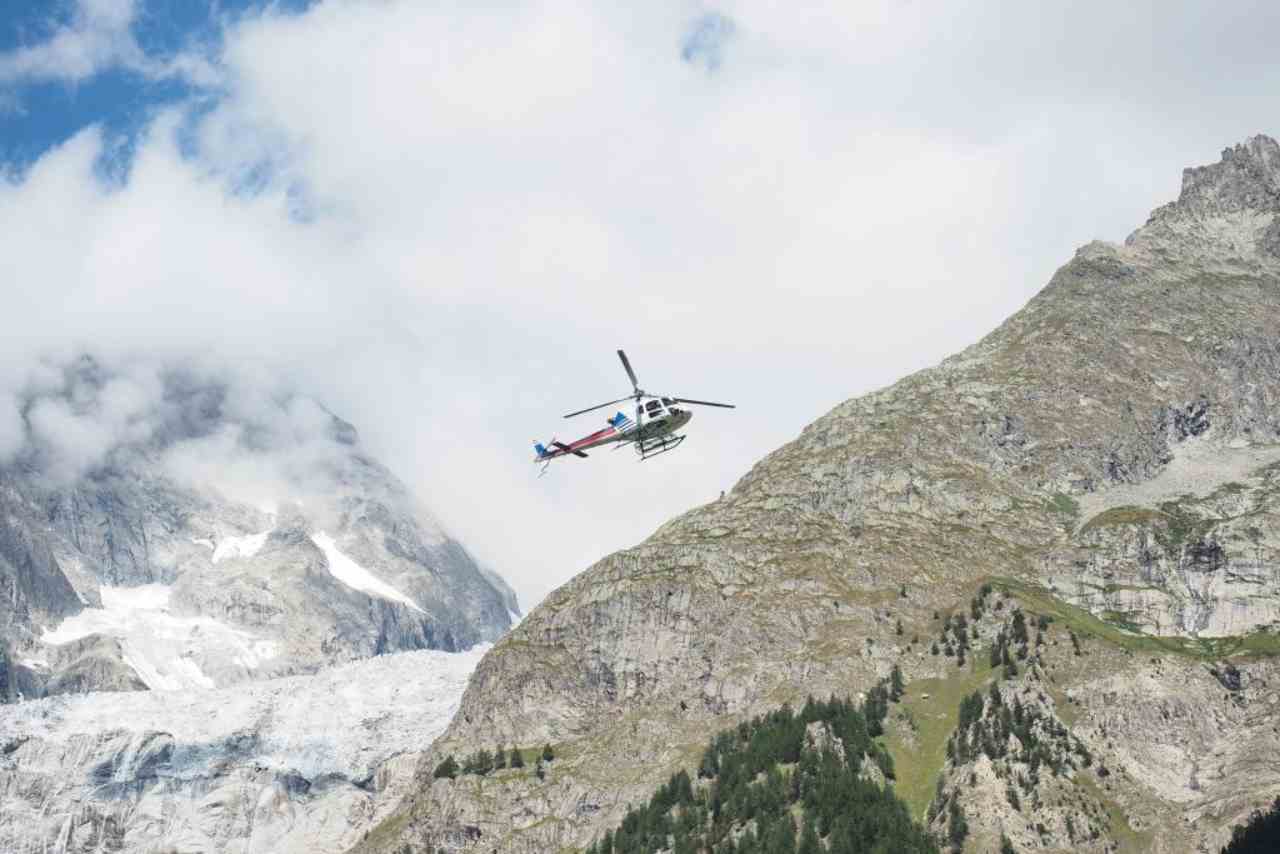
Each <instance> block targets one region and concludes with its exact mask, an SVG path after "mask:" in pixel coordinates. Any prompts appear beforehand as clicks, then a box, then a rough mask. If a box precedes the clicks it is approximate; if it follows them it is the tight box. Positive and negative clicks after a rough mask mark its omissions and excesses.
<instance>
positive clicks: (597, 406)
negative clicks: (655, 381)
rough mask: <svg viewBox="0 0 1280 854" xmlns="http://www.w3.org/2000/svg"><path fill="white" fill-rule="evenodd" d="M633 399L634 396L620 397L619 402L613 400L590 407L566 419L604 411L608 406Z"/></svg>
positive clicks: (567, 416)
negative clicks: (598, 410) (599, 410)
mask: <svg viewBox="0 0 1280 854" xmlns="http://www.w3.org/2000/svg"><path fill="white" fill-rule="evenodd" d="M631 397H632V395H627V396H626V397H620V398H618V399H617V400H611V401H609V402H608V403H601V404H598V405H596V406H588V407H587V408H586V409H579V410H578V411H577V412H570V413H569V414H568V415H566V416H565V418H572V417H573V416H575V415H582V414H583V413H586V412H595V411H596V410H597V409H604V408H605V407H606V406H613V405H614V404H615V403H622V401H624V400H630V399H631Z"/></svg>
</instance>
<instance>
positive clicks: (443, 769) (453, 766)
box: [432, 753, 458, 780]
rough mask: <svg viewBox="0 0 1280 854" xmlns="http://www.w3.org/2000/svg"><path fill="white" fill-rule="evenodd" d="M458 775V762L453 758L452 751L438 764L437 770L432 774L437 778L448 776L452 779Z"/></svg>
mask: <svg viewBox="0 0 1280 854" xmlns="http://www.w3.org/2000/svg"><path fill="white" fill-rule="evenodd" d="M457 776H458V763H457V761H456V760H455V759H454V758H453V754H452V753H450V754H449V755H448V756H446V757H445V758H444V761H443V762H441V763H440V764H439V765H437V766H436V770H435V772H434V773H433V774H432V777H434V778H435V779H436V780H440V779H444V778H446V777H447V778H448V779H450V780H452V779H453V778H455V777H457Z"/></svg>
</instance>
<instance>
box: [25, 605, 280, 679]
mask: <svg viewBox="0 0 1280 854" xmlns="http://www.w3.org/2000/svg"><path fill="white" fill-rule="evenodd" d="M171 592H172V589H171V588H170V587H169V586H168V585H166V584H144V585H141V586H139V587H103V588H101V590H100V593H101V596H102V607H101V608H86V609H84V610H83V611H81V612H80V613H79V614H76V615H75V616H73V617H68V618H67V619H65V620H63V621H62V622H61V623H60V624H58V626H57V627H56V628H54V629H53V630H51V631H46V632H45V633H44V634H43V635H41V637H40V640H41V641H43V642H44V643H47V644H63V643H69V642H70V641H74V640H79V639H80V638H82V637H85V636H86V635H91V634H95V633H97V634H104V635H108V636H111V637H115V638H119V639H120V640H121V645H122V646H123V648H124V660H125V663H126V664H128V665H129V666H130V667H132V668H133V670H134V672H135V673H137V674H138V677H139V678H140V679H141V680H142V681H143V682H144V683H145V684H146V686H147V687H148V688H150V689H152V690H154V691H176V690H181V689H189V688H213V687H216V684H217V683H216V681H215V680H214V679H212V678H211V677H209V676H208V675H207V674H205V673H204V671H203V670H202V669H201V667H200V664H199V663H198V661H197V658H199V659H201V660H205V661H209V660H213V661H219V662H225V663H227V664H230V665H234V666H238V667H241V668H244V669H246V670H252V669H255V668H257V667H258V666H260V665H261V664H262V663H263V662H264V661H266V660H268V659H270V658H273V657H275V656H276V655H277V654H278V650H277V648H276V644H275V642H273V641H269V640H264V639H262V638H259V637H257V636H256V635H254V634H252V633H251V632H247V631H244V630H242V629H237V628H234V627H232V626H229V625H227V624H226V623H223V622H220V621H218V620H215V619H213V618H212V617H185V616H177V615H175V614H171V613H169V595H170V593H171Z"/></svg>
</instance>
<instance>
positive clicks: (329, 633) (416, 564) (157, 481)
mask: <svg viewBox="0 0 1280 854" xmlns="http://www.w3.org/2000/svg"><path fill="white" fill-rule="evenodd" d="M130 377H131V375H130V374H129V373H128V371H127V369H126V368H119V369H112V368H109V367H106V366H104V365H102V364H100V363H98V362H96V361H94V360H91V359H82V360H80V361H78V362H76V363H73V364H72V365H70V366H67V367H66V368H64V371H63V385H62V387H61V388H57V387H56V386H55V388H54V390H53V391H49V390H48V389H45V390H43V391H39V392H32V393H31V399H30V401H29V402H28V412H29V413H31V415H30V416H29V422H30V436H29V441H28V444H27V446H26V448H25V449H24V450H23V452H22V453H21V454H20V455H19V457H18V458H17V459H16V460H14V461H12V462H10V463H9V464H8V465H4V466H0V593H2V594H3V595H0V640H3V641H4V642H6V643H7V645H8V648H9V650H10V655H9V660H10V661H11V662H12V667H11V668H10V670H12V672H13V675H12V678H10V679H9V681H10V682H12V683H14V684H16V682H17V681H19V680H25V682H24V684H25V685H26V686H27V687H28V688H31V687H35V686H42V690H48V691H51V692H52V691H68V690H91V689H105V690H119V689H127V688H136V687H139V686H140V685H141V684H146V685H150V686H152V687H180V686H189V687H211V686H213V685H225V684H230V683H233V682H237V681H242V680H245V679H254V678H264V677H268V676H273V675H280V674H284V673H293V672H306V671H310V670H314V669H315V668H317V667H319V666H321V665H324V664H328V663H334V662H341V661H347V660H351V659H355V658H361V657H367V656H370V655H378V654H382V653H386V652H393V651H396V650H411V649H444V650H456V649H463V648H467V647H469V646H472V645H474V644H476V643H480V642H483V641H487V640H492V639H494V638H496V637H498V636H499V635H500V634H501V633H502V632H503V631H504V630H505V629H506V628H507V627H508V626H509V625H510V613H511V612H513V611H517V605H516V602H515V597H514V595H513V594H512V592H511V590H510V588H508V587H507V586H506V585H505V583H503V582H502V581H501V579H499V578H498V577H497V576H496V575H494V574H493V573H491V572H487V571H485V570H482V569H481V568H480V567H479V566H478V565H477V564H476V562H475V561H474V560H473V559H472V557H471V556H470V554H468V552H467V551H466V549H465V548H463V547H462V546H461V545H460V544H459V543H457V542H456V541H454V540H453V539H451V538H450V537H449V536H448V535H447V534H446V533H445V532H444V531H443V530H442V529H441V528H440V526H439V525H438V524H437V523H436V522H435V521H434V520H433V519H432V517H431V516H430V514H429V513H428V512H427V511H426V510H425V509H424V508H423V507H422V506H421V505H420V504H419V503H418V502H417V501H416V500H415V499H414V498H413V496H411V495H410V494H409V492H408V490H406V489H405V487H404V486H403V485H402V484H401V483H400V482H399V481H398V480H397V479H396V478H395V476H394V475H393V474H392V473H391V472H390V471H389V470H387V469H386V468H385V467H383V466H382V465H380V464H379V463H378V462H376V461H375V460H373V459H372V458H371V457H370V456H369V455H368V454H367V453H366V452H365V451H364V450H363V449H362V447H361V445H360V443H359V439H358V436H357V435H356V432H355V428H354V427H352V425H350V424H349V423H347V422H345V421H342V420H341V419H339V418H337V417H336V416H333V415H332V414H330V413H328V412H327V411H326V410H323V408H321V407H319V406H318V405H316V404H314V403H312V402H311V401H309V400H306V399H305V398H299V397H297V396H280V395H275V396H270V395H256V396H255V395H254V394H249V393H247V392H245V391H244V390H242V389H238V388H237V387H236V386H235V385H234V384H229V383H230V382H231V381H224V380H221V379H214V378H207V377H198V376H194V375H193V374H192V373H191V372H190V371H188V370H178V369H173V370H161V371H159V372H158V373H157V374H156V375H155V377H156V378H155V379H154V382H153V383H152V385H153V386H154V391H153V394H154V400H151V401H149V402H147V403H146V404H145V405H141V406H137V407H135V411H134V413H133V414H132V415H131V416H130V421H129V427H128V429H126V430H124V431H123V435H122V436H121V437H120V438H119V440H118V441H115V442H112V443H107V444H106V446H105V447H104V449H102V450H101V452H100V453H99V454H98V455H97V456H96V457H93V458H91V459H88V460H87V461H86V460H83V459H80V458H78V457H75V456H74V454H75V453H76V452H77V451H78V449H77V448H75V447H72V448H70V449H68V448H64V447H61V446H59V445H58V441H59V434H58V433H57V432H56V431H53V432H51V431H48V430H46V433H47V435H46V434H45V433H41V432H40V425H41V423H42V422H41V421H40V418H39V417H38V416H39V413H40V412H42V411H44V409H48V408H50V407H53V408H55V409H57V411H59V412H62V411H63V410H66V411H68V412H70V413H71V414H69V415H64V417H65V418H75V419H79V420H80V421H82V422H83V423H84V424H86V425H89V426H90V427H92V426H93V425H95V424H96V423H98V421H101V422H102V424H103V428H102V429H103V431H104V432H109V431H110V430H112V429H116V430H119V429H120V428H119V427H118V426H113V425H115V422H118V421H119V420H120V417H119V416H118V414H117V415H113V414H112V412H113V410H112V408H111V407H112V406H116V407H117V408H118V407H119V406H120V405H121V404H119V403H113V401H114V400H116V398H119V397H121V394H120V393H119V392H113V391H112V389H113V388H114V387H115V386H114V385H113V383H116V384H118V383H122V382H130V381H131V379H130ZM113 394H114V395H115V396H114V397H113ZM137 396H138V395H137V394H134V395H133V396H132V397H127V396H126V397H125V398H124V399H126V400H132V399H134V398H136V397H137ZM246 398H247V399H248V401H249V402H248V403H245V402H244V399H246ZM42 408H43V409H42ZM113 418H114V419H115V421H113V420H112V419H113ZM69 458H70V459H75V460H76V462H77V464H78V466H79V467H78V468H75V469H70V468H69V465H70V463H68V459H69ZM322 538H323V541H324V542H325V543H330V544H331V545H330V547H329V550H328V551H326V550H325V549H322V548H321V547H320V546H319V545H318V544H317V543H318V542H320V541H321V539H322ZM94 633H103V634H105V635H107V636H110V637H114V638H117V639H118V640H119V643H118V644H117V645H116V646H117V647H118V648H116V649H114V650H113V648H111V647H110V645H106V646H99V647H97V648H96V652H95V654H94V656H93V657H92V660H93V661H94V662H97V663H96V664H94V665H93V666H90V664H89V660H88V659H83V658H81V659H76V661H77V662H79V663H78V664H75V665H74V666H72V662H71V661H70V659H68V656H67V655H66V654H65V653H64V652H60V651H59V650H58V649H57V648H56V647H55V646H54V645H55V644H58V643H64V642H66V641H68V640H75V639H80V638H83V637H85V636H86V635H91V634H94ZM43 641H48V643H46V642H43ZM113 658H114V660H115V662H116V665H115V666H114V667H112V666H108V664H107V661H108V660H111V659H113ZM24 662H25V663H24ZM67 667H69V668H71V669H70V670H65V671H64V670H62V669H60V668H67ZM16 668H22V670H20V671H19V670H18V669H16ZM121 668H123V670H124V671H126V672H136V674H137V675H136V677H134V678H133V679H130V678H126V677H124V676H122V675H121V674H120V673H119V672H117V671H119V670H120V669H121ZM21 674H26V675H21ZM138 680H141V682H139V681H138ZM10 693H12V692H10ZM27 696H30V695H29V694H28V695H27Z"/></svg>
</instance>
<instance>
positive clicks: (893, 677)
mask: <svg viewBox="0 0 1280 854" xmlns="http://www.w3.org/2000/svg"><path fill="white" fill-rule="evenodd" d="M905 689H906V685H905V684H904V683H903V681H902V668H901V667H899V666H898V665H897V664H894V665H893V670H890V671H889V696H890V697H892V698H893V701H894V702H895V703H896V702H898V701H899V700H901V699H902V693H903V691H904V690H905Z"/></svg>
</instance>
